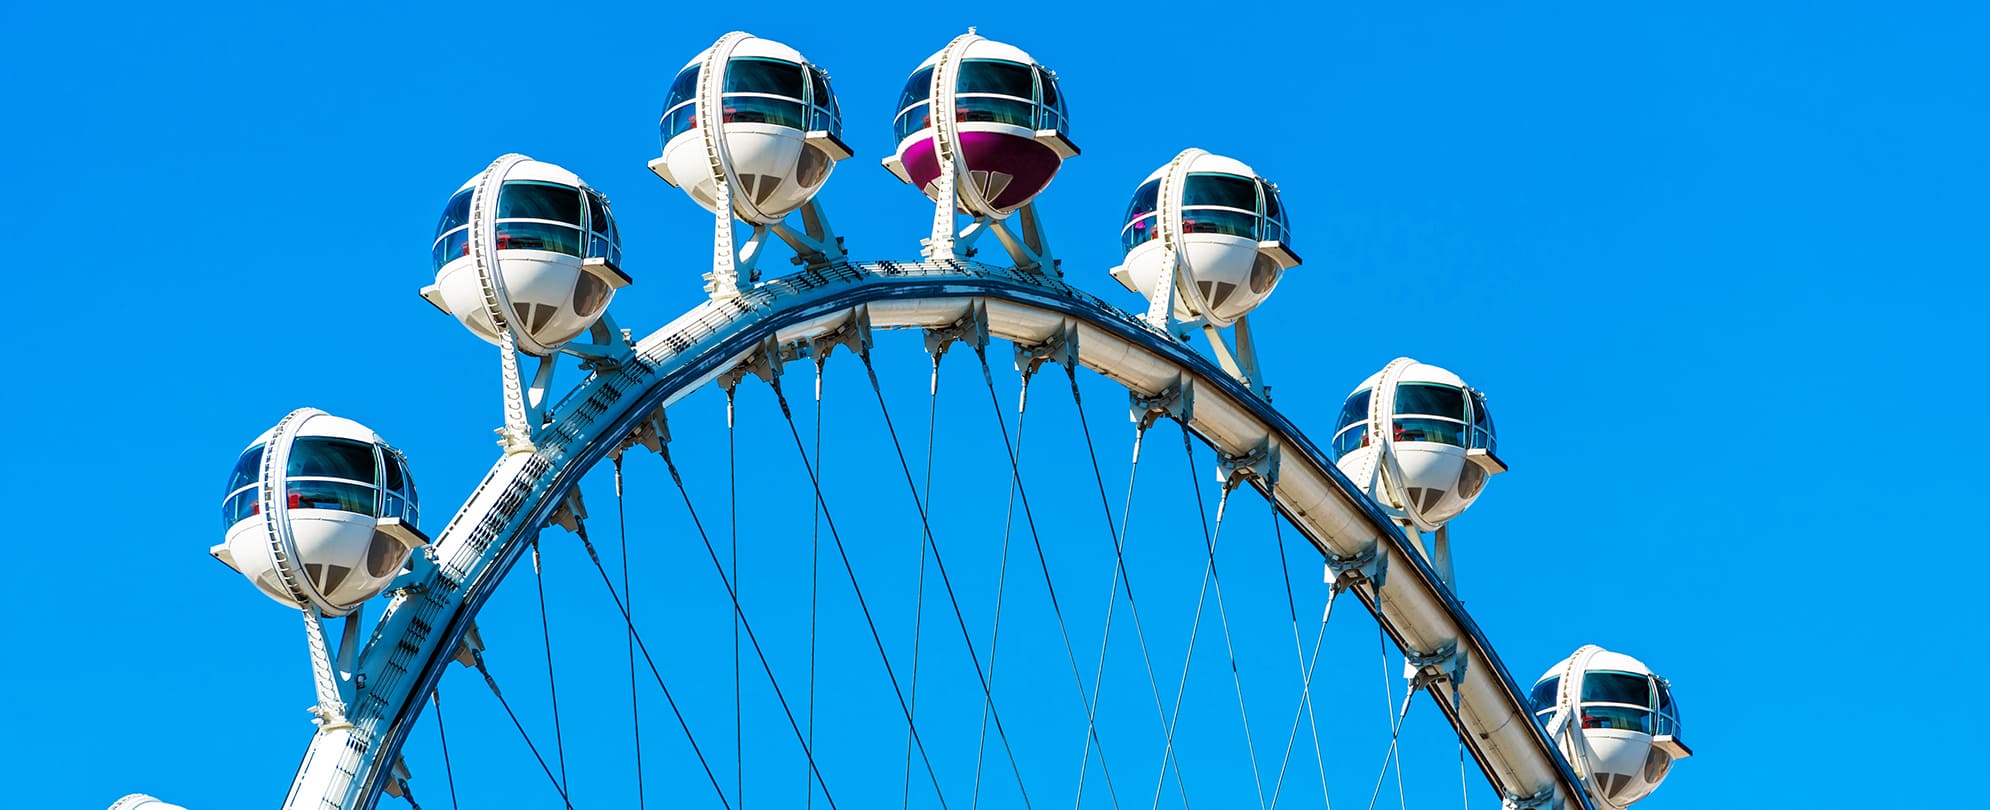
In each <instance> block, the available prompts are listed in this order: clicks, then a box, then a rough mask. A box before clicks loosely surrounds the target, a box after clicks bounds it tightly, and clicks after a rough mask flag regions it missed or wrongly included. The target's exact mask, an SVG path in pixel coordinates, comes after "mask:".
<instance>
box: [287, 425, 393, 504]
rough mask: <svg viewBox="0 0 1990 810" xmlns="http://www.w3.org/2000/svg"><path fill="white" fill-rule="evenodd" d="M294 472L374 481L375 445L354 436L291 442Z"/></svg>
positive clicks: (292, 469)
mask: <svg viewBox="0 0 1990 810" xmlns="http://www.w3.org/2000/svg"><path fill="white" fill-rule="evenodd" d="M290 474H291V475H322V476H325V477H327V478H344V479H347V480H350V481H365V482H367V483H369V484H370V483H372V482H373V445H370V444H367V443H366V442H356V441H352V440H350V439H330V438H321V437H307V438H302V439H298V440H297V441H296V442H295V443H294V444H292V445H291V446H290ZM292 491H293V492H294V491H296V490H295V489H293V490H292Z"/></svg>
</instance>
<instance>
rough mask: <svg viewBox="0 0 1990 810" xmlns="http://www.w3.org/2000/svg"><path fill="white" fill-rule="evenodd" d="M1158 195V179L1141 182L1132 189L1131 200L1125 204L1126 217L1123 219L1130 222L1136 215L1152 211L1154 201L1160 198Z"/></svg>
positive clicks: (1139, 215)
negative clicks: (1137, 186)
mask: <svg viewBox="0 0 1990 810" xmlns="http://www.w3.org/2000/svg"><path fill="white" fill-rule="evenodd" d="M1160 195H1161V181H1160V180H1158V179H1156V180H1149V181H1147V182H1145V183H1141V184H1140V187H1139V188H1136V189H1134V190H1133V201H1132V202H1129V203H1127V205H1126V219H1125V220H1124V221H1126V222H1132V221H1133V220H1134V219H1135V218H1137V217H1143V216H1146V215H1148V214H1152V213H1154V208H1155V206H1156V204H1157V203H1156V201H1157V200H1158V199H1159V198H1160Z"/></svg>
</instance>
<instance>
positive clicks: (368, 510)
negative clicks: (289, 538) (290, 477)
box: [286, 481, 380, 517]
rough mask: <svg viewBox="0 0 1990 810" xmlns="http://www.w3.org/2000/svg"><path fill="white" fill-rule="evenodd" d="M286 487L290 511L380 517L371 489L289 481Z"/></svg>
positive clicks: (321, 482)
mask: <svg viewBox="0 0 1990 810" xmlns="http://www.w3.org/2000/svg"><path fill="white" fill-rule="evenodd" d="M286 486H288V488H289V489H290V508H292V509H337V510H339V511H341V512H355V513H358V514H362V515H366V516H368V517H379V516H380V507H379V506H378V505H377V504H375V502H374V490H373V488H372V487H363V486H360V485H358V484H341V483H339V482H337V481H291V482H290V483H289V484H287V485H286Z"/></svg>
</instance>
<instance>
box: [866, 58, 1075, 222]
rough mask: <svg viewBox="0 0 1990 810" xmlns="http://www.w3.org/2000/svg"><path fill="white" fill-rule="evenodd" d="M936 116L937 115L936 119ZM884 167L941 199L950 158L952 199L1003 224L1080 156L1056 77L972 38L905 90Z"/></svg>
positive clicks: (928, 65) (922, 69)
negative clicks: (943, 157)
mask: <svg viewBox="0 0 1990 810" xmlns="http://www.w3.org/2000/svg"><path fill="white" fill-rule="evenodd" d="M936 113H937V114H936ZM892 141H893V143H895V144H897V146H896V149H895V152H894V154H893V155H892V156H891V157H889V158H886V159H885V161H884V164H885V168H887V169H890V170H891V172H892V174H895V175H898V178H899V179H900V180H903V181H905V182H907V183H911V184H912V185H914V186H916V187H918V188H919V189H920V190H921V191H923V192H925V194H926V196H927V197H929V198H932V199H934V200H938V199H939V194H940V187H939V182H938V181H939V178H940V155H939V151H938V150H939V149H941V148H945V149H947V150H948V151H949V153H950V154H952V155H954V160H955V161H956V165H957V170H958V175H959V176H960V177H961V178H962V179H964V180H965V182H960V183H957V184H956V186H955V191H956V193H957V195H958V197H959V201H960V208H961V209H962V210H963V211H965V212H966V213H968V214H970V215H973V216H987V217H994V218H998V219H999V218H1003V217H1007V216H1008V215H1009V214H1011V213H1013V212H1014V211H1015V210H1016V209H1018V208H1021V207H1022V206H1023V205H1024V204H1026V203H1028V202H1029V201H1030V200H1032V199H1035V198H1036V195H1038V194H1040V193H1042V192H1043V190H1044V188H1045V187H1046V186H1048V185H1050V180H1051V178H1052V177H1054V176H1056V174H1057V170H1058V168H1059V167H1061V166H1063V165H1064V160H1065V159H1066V158H1070V157H1074V156H1076V155H1077V154H1078V147H1077V145H1076V144H1073V143H1072V142H1071V123H1070V118H1069V117H1068V116H1067V115H1066V113H1065V109H1064V94H1063V93H1061V92H1059V91H1058V87H1057V74H1056V73H1053V72H1051V71H1050V70H1049V69H1048V68H1045V67H1043V66H1042V65H1039V64H1037V63H1036V60H1035V59H1032V58H1031V57H1030V55H1029V54H1027V53H1024V52H1023V51H1022V49H1020V48H1017V47H1015V46H1013V45H1008V44H1005V43H1001V42H996V41H994V40H990V39H983V38H981V37H980V36H977V35H975V34H972V33H969V34H964V35H962V36H960V37H957V38H955V39H954V41H953V42H952V43H950V44H948V45H947V47H945V48H942V49H941V50H940V52H938V53H935V54H933V55H932V56H930V57H927V58H926V61H925V62H922V63H920V65H919V68H918V69H917V70H914V71H913V72H912V76H911V78H909V79H906V81H905V90H904V92H902V93H900V94H899V97H898V116H897V118H896V119H894V120H893V122H892Z"/></svg>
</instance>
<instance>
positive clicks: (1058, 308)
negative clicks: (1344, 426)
mask: <svg viewBox="0 0 1990 810" xmlns="http://www.w3.org/2000/svg"><path fill="white" fill-rule="evenodd" d="M977 316H978V317H985V318H986V322H985V324H984V325H985V326H986V328H987V329H988V332H989V334H990V336H991V337H999V338H1003V339H1007V340H1011V341H1014V342H1016V343H1018V344H1019V345H1023V346H1033V345H1041V344H1045V343H1047V342H1050V341H1053V340H1064V339H1066V336H1075V337H1076V338H1077V340H1076V343H1077V351H1076V352H1075V354H1076V355H1077V361H1078V362H1079V363H1081V364H1083V365H1085V366H1086V367H1088V368H1091V369H1093V370H1094V371H1097V372H1099V373H1100V374H1102V375H1104V376H1106V377H1107V378H1109V379H1112V380H1114V381H1115V382H1117V383H1119V384H1120V385H1123V386H1125V387H1126V388H1127V389H1128V390H1129V391H1131V392H1132V393H1133V394H1134V395H1135V396H1137V397H1166V396H1170V395H1179V394H1180V393H1181V392H1184V391H1192V392H1193V408H1192V410H1191V411H1190V412H1189V413H1188V414H1186V418H1185V419H1184V421H1185V422H1186V424H1187V426H1188V427H1189V429H1190V430H1192V431H1194V432H1195V433H1196V434H1198V435H1199V436H1200V437H1201V438H1202V439H1203V440H1205V441H1206V442H1208V443H1209V444H1210V445H1211V446H1212V447H1213V448H1215V449H1216V450H1217V451H1218V452H1220V453H1222V454H1224V455H1226V456H1230V457H1246V456H1250V455H1251V454H1252V453H1254V452H1262V451H1263V450H1264V449H1265V448H1267V447H1270V448H1276V449H1277V451H1278V453H1279V456H1280V458H1281V464H1280V471H1279V475H1278V477H1277V480H1276V481H1275V482H1271V483H1268V484H1261V486H1264V487H1266V488H1268V489H1269V493H1268V494H1269V495H1270V496H1271V498H1272V499H1273V500H1274V502H1275V503H1276V505H1277V507H1278V509H1279V510H1280V512H1282V513H1283V514H1284V515H1285V517H1286V518H1288V519H1289V520H1290V521H1291V522H1292V524H1293V525H1294V526H1295V527H1297V528H1298V529H1299V530H1300V531H1301V532H1303V533H1304V534H1305V535H1306V537H1307V538H1308V539H1309V540H1310V541H1311V542H1312V543H1313V545H1314V547H1315V548H1317V549H1318V550H1319V551H1320V552H1321V554H1322V556H1323V557H1325V558H1326V560H1327V562H1328V564H1329V565H1330V566H1331V567H1332V568H1333V569H1334V570H1336V571H1338V572H1342V575H1343V576H1344V577H1346V578H1347V579H1346V581H1348V582H1350V583H1352V587H1351V590H1352V591H1353V592H1354V593H1355V594H1356V595H1357V596H1358V597H1359V598H1360V600H1361V602H1362V603H1363V604H1365V605H1366V606H1367V607H1368V609H1369V610H1370V612H1372V613H1373V614H1374V615H1375V617H1376V620H1377V621H1378V622H1379V623H1380V624H1381V626H1382V627H1383V629H1384V630H1385V631H1386V632H1387V633H1388V634H1389V635H1390V636H1391V637H1392V638H1393V639H1394V640H1395V642H1396V643H1397V644H1398V645H1399V646H1400V647H1401V648H1402V649H1403V650H1404V653H1405V657H1406V658H1407V659H1408V660H1411V661H1424V662H1430V664H1431V667H1432V671H1433V672H1434V673H1438V676H1437V677H1433V678H1431V679H1429V683H1430V685H1429V688H1430V689H1431V691H1432V692H1433V696H1434V697H1435V698H1437V699H1436V700H1435V701H1434V702H1435V703H1437V704H1438V705H1439V706H1441V707H1442V708H1443V711H1444V712H1445V714H1446V715H1447V717H1448V718H1449V719H1450V720H1451V722H1452V725H1453V726H1455V727H1456V728H1457V729H1458V732H1459V736H1460V737H1461V738H1462V739H1463V740H1464V742H1465V744H1466V745H1467V746H1469V747H1470V748H1471V749H1472V751H1473V753H1474V755H1475V756H1476V757H1477V759H1478V762H1479V764H1480V767H1481V768H1482V769H1483V770H1484V772H1485V775H1486V777H1487V779H1488V780H1490V781H1491V783H1492V784H1493V786H1494V787H1495V788H1496V789H1497V790H1498V791H1499V792H1500V793H1501V795H1502V796H1504V797H1505V799H1506V802H1507V803H1508V804H1509V805H1510V806H1540V807H1549V806H1554V805H1557V804H1559V805H1562V806H1566V807H1582V808H1589V807H1591V806H1592V805H1591V803H1590V800H1589V799H1588V797H1587V796H1586V794H1585V793H1584V792H1583V790H1582V788H1581V787H1580V783H1579V782H1578V780H1577V778H1576V776H1575V774H1574V772H1573V770H1572V769H1571V768H1570V767H1569V765H1568V764H1567V762H1566V761H1564V760H1563V758H1562V757H1561V755H1560V754H1559V753H1558V752H1557V750H1556V749H1555V747H1554V745H1553V743H1552V742H1551V741H1550V740H1549V739H1548V738H1547V737H1546V736H1545V735H1544V734H1543V732H1542V731H1541V730H1540V727H1539V726H1537V725H1536V724H1535V723H1534V722H1533V720H1532V718H1531V710H1530V708H1529V707H1528V705H1527V703H1526V700H1525V696H1524V693H1523V692H1522V691H1521V690H1520V688H1519V687H1518V686H1517V685H1516V684H1515V681H1514V680H1513V678H1512V676H1511V675H1510V674H1509V673H1508V672H1507V670H1506V667H1505V665H1504V664H1502V663H1501V662H1500V660H1499V658H1498V656H1497V655H1496V654H1495V653H1494V651H1493V649H1492V646H1491V644H1490V642H1489V641H1488V640H1487V639H1486V638H1485V636H1484V634H1483V633H1481V632H1480V631H1479V629H1478V627H1477V625H1475V624H1474V623H1473V622H1472V619H1471V617H1470V616H1468V615H1467V614H1466V613H1465V611H1464V608H1463V607H1462V606H1461V605H1460V604H1459V603H1458V601H1457V600H1456V599H1455V598H1454V597H1453V596H1452V595H1451V593H1450V591H1449V590H1448V589H1446V588H1445V587H1444V586H1443V585H1441V584H1440V582H1439V579H1438V577H1437V574H1436V573H1435V572H1434V571H1433V570H1432V569H1431V568H1430V566H1429V564H1428V563H1426V562H1425V561H1424V560H1423V558H1422V555H1421V554H1420V553H1419V552H1418V551H1416V550H1415V549H1414V547H1413V546H1412V544H1411V541H1410V540H1409V539H1408V538H1406V537H1404V535H1403V534H1402V533H1401V531H1400V530H1399V529H1397V528H1396V527H1395V526H1394V524H1393V523H1391V522H1390V521H1389V520H1388V518H1387V517H1386V516H1385V515H1384V514H1383V513H1382V512H1381V510H1380V509H1379V508H1378V507H1377V506H1376V505H1375V504H1374V502H1373V501H1371V500H1369V499H1368V497H1367V496H1366V495H1364V494H1362V493H1361V492H1360V490H1358V489H1357V488H1356V487H1355V486H1354V485H1353V484H1351V483H1350V482H1349V481H1348V480H1347V478H1346V477H1344V476H1342V475H1341V474H1340V472H1339V471H1338V470H1336V469H1335V468H1334V466H1333V464H1332V463H1331V462H1330V461H1329V460H1328V458H1327V456H1326V455H1325V454H1324V453H1322V452H1321V451H1320V449H1319V448H1318V447H1316V446H1315V445H1314V444H1313V443H1312V442H1311V441H1310V440H1309V439H1307V438H1306V437H1305V436H1304V435H1303V434H1302V433H1300V431H1299V430H1298V428H1297V427H1296V426H1294V425H1293V424H1292V423H1291V421H1290V420H1288V419H1286V418H1285V417H1284V416H1283V415H1282V414H1280V413H1278V412H1277V411H1276V410H1274V409H1272V407H1271V405H1270V403H1268V402H1266V401H1265V400H1263V399H1262V398H1259V397H1257V396H1255V395H1253V394H1251V393H1250V391H1249V389H1248V388H1246V387H1245V386H1244V384H1242V383H1240V382H1238V381H1237V380H1236V379H1235V378H1232V377H1230V376H1229V375H1227V374H1225V373H1223V372H1222V371H1221V370H1220V369H1219V368H1218V367H1217V366H1216V365H1215V364H1214V363H1212V362H1211V361H1210V360H1208V359H1206V358H1204V357H1202V356H1201V355H1198V354H1196V353H1194V352H1193V351H1191V350H1190V349H1189V347H1188V346H1187V345H1186V344H1183V343H1180V342H1177V341H1175V340H1172V339H1170V338H1169V337H1167V336H1166V335H1165V334H1163V333H1162V332H1160V331H1159V330H1157V329H1155V328H1153V327H1152V326H1150V325H1148V324H1147V323H1146V322H1144V321H1143V320H1142V319H1140V318H1137V317H1135V316H1133V315H1130V314H1128V313H1126V312H1123V311H1121V310H1120V309H1118V308H1117V307H1114V306H1111V305H1109V304H1106V303H1105V302H1103V301H1100V300H1099V299H1097V298H1095V297H1093V296H1091V295H1090V294H1088V293H1085V292H1083V291H1081V290H1078V289H1076V288H1073V287H1071V286H1070V285H1068V284H1065V283H1064V282H1062V281H1060V280H1058V279H1055V278H1048V277H1045V276H1042V275H1038V274H1034V273H1027V272H1019V271H1015V270H1011V269H1006V268H998V267H991V266H987V265H981V264H978V263H974V262H969V261H959V260H942V261H927V262H922V263H895V262H878V263H872V264H863V265H855V264H836V265H831V266H827V267H823V268H819V269H813V270H806V271H803V272H801V273H798V274H795V275H792V276H788V277H785V278H781V279H776V280H773V281H770V282H768V283H765V284H761V285H759V286H758V287H755V288H753V289H750V290H746V291H743V293H742V295H741V297H739V298H734V299H725V300H716V301H709V302H706V303H704V304H701V305H700V306H698V307H697V308H696V309H693V310H691V311H690V312H687V313H685V314H684V315H683V316H680V317H679V318H678V319H676V320H675V321H673V322H671V323H670V324H669V325H667V326H665V327H664V328H662V329H660V330H658V331H657V332H655V333H654V334H651V335H650V336H649V337H646V338H644V339H643V340H642V341H641V342H640V343H639V344H638V345H637V346H636V348H635V350H634V351H633V352H632V353H631V354H630V355H629V356H627V357H625V358H622V360H621V362H620V364H619V365H618V366H616V367H614V368H612V369H609V370H607V371H604V372H600V373H596V374H594V375H592V376H590V377H589V378H588V379H586V380H585V381H584V382H582V383H581V384H580V385H579V386H578V387H576V388H575V389H574V390H573V391H572V392H571V393H570V394H569V395H568V396H567V397H566V398H565V399H563V400H562V401H560V402H559V403H558V404H557V405H555V406H554V407H553V408H552V409H551V411H550V413H551V414H553V415H555V417H556V418H555V419H554V420H553V421H552V422H551V423H550V424H549V425H547V426H546V427H544V428H543V429H541V430H540V431H539V432H538V433H537V435H535V437H534V439H535V447H536V449H535V450H534V451H533V452H532V453H530V454H515V455H508V456H504V457H501V458H500V459H499V460H498V462H497V464H496V466H494V467H493V468H492V469H491V471H490V473H489V474H488V475H486V476H485V478H484V480H483V482H482V483H481V484H480V485H479V486H478V488H477V490H476V491H475V492H474V493H473V494H472V495H471V496H470V499H469V502H468V503H466V504H465V505H464V507H463V508H462V510H461V511H459V512H458V513H457V514H456V516H455V518H454V519H453V520H452V521H451V522H450V524H449V526H448V527H447V528H445V529H444V530H443V531H442V533H441V534H440V535H439V536H438V538H437V540H436V542H435V544H434V546H433V548H434V552H435V555H436V556H435V560H436V565H435V566H434V568H433V570H432V572H431V573H430V574H429V575H428V576H427V577H426V578H425V580H424V581H422V582H420V583H418V584H416V585H415V586H412V587H409V588H404V589H402V590H399V591H396V592H395V593H394V594H393V596H392V597H391V600H390V602H389V605H388V607H387V608H386V611H385V613H384V615H383V617H382V619H381V620H380V623H379V624H378V626H377V627H376V629H375V631H374V633H373V636H372V637H371V639H370V640H369V641H368V643H367V645H366V647H365V649H364V651H363V652H362V654H361V658H360V670H361V673H362V676H363V680H362V681H361V683H363V686H362V688H360V689H359V690H358V691H357V697H356V699H355V700H354V701H353V702H352V705H351V706H350V707H348V712H347V715H348V720H349V721H350V723H351V726H350V727H346V728H334V729H324V730H320V731H319V732H318V733H317V734H316V735H315V736H314V737H313V739H312V741H311V746H310V748H309V749H308V751H307V752H306V754H305V756H304V761H303V763H302V764H301V765H300V766H299V768H298V773H297V777H296V779H295V781H294V782H293V784H292V787H291V792H290V796H289V798H288V799H287V801H286V802H285V807H290V808H341V807H358V808H370V807H372V806H373V805H374V804H375V803H376V802H377V801H378V799H379V797H380V795H381V792H382V789H383V787H384V786H385V783H386V780H387V777H388V774H389V773H390V771H391V769H392V765H393V762H394V760H395V758H396V756H397V754H398V752H399V750H400V748H401V745H402V743H403V742H404V741H405V740H406V738H407V735H408V733H409V731H410V730H411V728H412V727H413V725H414V721H415V718H416V717H417V716H418V715H419V713H420V711H421V706H422V703H423V701H425V700H426V699H427V697H428V695H429V694H430V693H431V692H432V691H433V689H434V688H435V685H436V683H437V682H438V681H439V680H440V679H441V677H442V675H443V673H444V671H445V670H446V668H447V667H448V665H449V664H450V663H451V661H452V660H453V659H454V655H455V652H456V650H457V649H458V646H459V644H461V642H462V640H463V638H464V636H465V634H466V633H467V632H468V630H469V627H470V623H471V620H472V619H473V618H475V616H476V614H477V611H478V610H479V609H480V608H481V607H482V606H483V603H484V601H485V600H486V599H488V598H489V597H490V595H491V594H492V592H493V591H495V589H496V587H497V585H498V584H499V582H500V581H502V580H503V578H504V576H505V574H506V573H507V572H508V571H509V570H510V569H511V567H512V565H513V564H515V563H516V562H517V561H518V559H519V557H520V556H521V554H522V553H523V551H524V549H525V548H526V546H527V543H528V542H529V541H530V539H531V538H532V536H533V535H534V533H535V532H536V531H537V530H538V528H539V527H540V526H543V525H544V524H545V523H546V522H547V520H548V519H549V518H550V517H552V514H553V512H554V510H555V509H556V508H558V506H559V504H560V503H562V502H563V501H564V500H565V499H566V497H567V494H568V492H569V491H570V490H572V489H573V488H574V487H575V486H576V485H577V484H578V483H579V481H580V479H581V477H582V476H583V475H584V474H585V473H586V472H587V471H588V470H589V469H590V468H591V467H593V466H594V465H595V464H596V463H598V462H599V461H601V460H602V459H604V458H606V457H607V456H608V455H609V453H610V452H612V451H613V450H615V449H616V448H617V447H618V446H620V445H621V444H622V443H623V440H624V439H625V438H626V437H627V436H628V435H629V434H630V433H631V432H632V431H634V430H636V429H637V427H638V426H639V425H640V424H642V423H643V421H644V420H645V419H646V418H647V417H648V416H649V415H650V414H651V413H652V412H653V411H654V410H655V409H657V408H660V407H665V406H668V405H670V404H671V403H673V402H675V401H676V400H678V399H679V398H681V397H683V396H685V395H687V394H689V393H691V392H692V391H695V390H697V389H698V388H701V387H703V386H704V385H706V384H707V383H709V382H711V381H712V380H714V379H716V378H717V377H718V376H719V375H720V374H722V373H724V372H726V371H728V370H730V369H733V368H734V367H736V366H737V365H738V364H739V363H740V362H742V361H743V360H744V359H746V358H748V357H750V356H752V355H753V354H754V353H755V352H758V351H761V350H762V349H763V348H764V347H765V346H766V345H767V341H768V340H769V339H775V340H778V341H781V342H787V341H793V340H801V339H809V338H815V337H821V336H823V335H825V334H828V333H832V332H834V331H836V330H837V329H840V328H843V327H844V326H845V325H850V324H854V323H858V322H860V321H862V320H868V322H869V324H870V326H871V327H872V328H876V329H890V328H924V329H937V328H947V327H951V326H955V325H958V324H960V323H961V322H962V320H963V319H964V318H968V317H977ZM1439 670H1441V672H1439Z"/></svg>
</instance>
